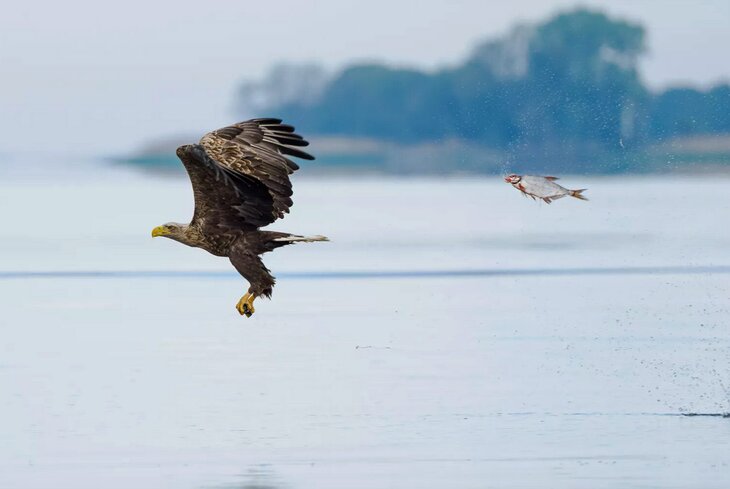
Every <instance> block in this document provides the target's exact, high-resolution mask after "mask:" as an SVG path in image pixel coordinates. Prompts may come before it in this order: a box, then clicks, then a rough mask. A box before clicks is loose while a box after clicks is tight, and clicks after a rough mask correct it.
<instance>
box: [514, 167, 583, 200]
mask: <svg viewBox="0 0 730 489" xmlns="http://www.w3.org/2000/svg"><path fill="white" fill-rule="evenodd" d="M557 179H558V178H557V177H540V176H537V175H515V174H512V175H507V176H506V177H504V181H505V182H507V183H511V184H512V186H513V187H514V188H516V189H517V190H519V191H520V192H522V194H523V195H526V196H530V197H532V198H533V199H535V198H538V199H542V200H544V201H545V202H547V203H548V204H549V203H550V202H552V201H553V200H557V199H560V198H562V197H565V196H566V195H570V196H571V197H575V198H576V199H580V200H588V199H587V198H585V197H584V196H583V192H584V191H586V190H587V189H584V188H581V189H578V190H570V189H567V188H565V187H562V186H560V185H558V184H557V183H555V180H557Z"/></svg>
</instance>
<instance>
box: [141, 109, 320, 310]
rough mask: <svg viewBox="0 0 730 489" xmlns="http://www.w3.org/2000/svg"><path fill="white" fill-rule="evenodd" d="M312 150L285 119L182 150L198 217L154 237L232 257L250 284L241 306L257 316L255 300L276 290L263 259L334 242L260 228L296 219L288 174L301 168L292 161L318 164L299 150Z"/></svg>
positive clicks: (210, 137)
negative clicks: (292, 247)
mask: <svg viewBox="0 0 730 489" xmlns="http://www.w3.org/2000/svg"><path fill="white" fill-rule="evenodd" d="M308 144H309V143H308V142H307V141H305V140H304V138H302V137H301V136H300V135H298V134H296V133H295V132H294V127H292V126H290V125H287V124H282V121H281V120H280V119H252V120H249V121H245V122H239V123H238V124H234V125H232V126H228V127H224V128H222V129H218V130H217V131H213V132H210V133H208V134H206V135H205V136H203V138H202V139H201V140H200V143H199V144H188V145H184V146H180V147H179V148H177V156H178V157H179V158H180V160H181V161H182V164H183V166H185V170H186V171H187V173H188V176H189V177H190V182H191V183H192V186H193V195H194V198H195V211H194V213H193V218H192V220H191V221H190V224H179V223H174V222H171V223H168V224H163V225H162V226H157V227H156V228H154V229H153V230H152V236H153V237H156V236H164V237H166V238H170V239H174V240H175V241H179V242H180V243H183V244H185V245H188V246H193V247H196V248H203V249H204V250H205V251H207V252H209V253H212V254H213V255H215V256H227V257H228V258H229V259H230V260H231V263H232V264H233V266H234V267H235V269H236V270H238V273H240V274H241V275H242V276H243V277H244V278H245V279H246V280H247V281H248V282H249V285H250V287H249V289H248V292H246V294H245V295H244V296H243V297H241V300H240V301H238V304H236V309H237V310H238V312H239V313H240V314H241V315H246V317H251V315H252V314H253V313H254V307H253V301H254V299H256V298H257V297H259V296H262V295H263V296H266V297H269V298H270V297H271V292H272V288H273V287H274V282H275V279H274V277H273V276H272V275H271V273H270V270H269V269H268V268H266V267H265V266H264V263H263V262H262V261H261V257H260V255H261V254H263V253H266V252H268V251H272V250H274V249H276V248H279V247H281V246H286V245H289V244H292V243H299V242H306V243H308V242H312V241H328V239H327V238H326V237H324V236H298V235H295V234H289V233H280V232H274V231H262V230H260V229H259V228H261V227H264V226H267V225H268V224H271V223H272V222H274V221H276V220H277V219H279V218H282V217H284V214H286V213H288V212H289V208H290V207H291V206H292V184H291V181H290V180H289V175H291V174H292V173H294V171H295V170H297V169H298V168H299V166H298V165H297V164H296V163H294V162H293V161H292V160H291V159H289V158H287V156H293V157H297V158H302V159H305V160H313V159H314V157H313V156H312V155H310V154H308V153H305V152H304V151H302V150H300V149H298V147H302V146H307V145H308Z"/></svg>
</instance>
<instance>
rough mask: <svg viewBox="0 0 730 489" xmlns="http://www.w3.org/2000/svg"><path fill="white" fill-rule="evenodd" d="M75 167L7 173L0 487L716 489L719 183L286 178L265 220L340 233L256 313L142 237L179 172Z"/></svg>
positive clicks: (0, 196) (722, 286) (722, 254)
mask: <svg viewBox="0 0 730 489" xmlns="http://www.w3.org/2000/svg"><path fill="white" fill-rule="evenodd" d="M74 168H75V170H74V171H73V172H71V173H70V174H69V173H66V172H60V171H59V172H57V175H56V176H54V178H49V177H48V176H47V175H46V176H38V175H34V174H32V173H28V172H27V171H19V172H14V173H12V174H11V173H9V172H7V171H6V173H5V174H4V179H3V180H2V183H0V210H1V211H2V215H3V226H2V229H0V252H1V253H0V305H1V306H2V316H1V318H2V320H1V322H0V331H1V332H2V341H1V342H0V395H1V396H2V397H1V399H2V402H1V403H0V487H2V488H7V489H46V488H48V489H56V488H58V489H67V488H73V489H98V488H100V487H102V488H105V489H116V488H118V489H130V488H140V489H150V488H179V489H187V488H206V489H208V488H220V489H228V488H230V489H234V488H237V489H244V488H249V489H254V488H257V489H264V488H269V489H275V488H282V489H283V488H291V489H296V488H302V489H329V488H332V489H336V488H337V489H341V488H353V489H381V488H382V489H384V488H398V489H400V488H423V489H430V488H434V489H436V488H438V489H444V488H474V489H477V488H479V489H483V488H546V487H559V488H576V489H578V488H580V489H583V488H592V489H598V488H697V487H702V488H705V489H708V488H718V489H719V488H723V489H724V488H727V487H730V419H725V418H722V417H717V416H684V415H683V414H687V413H700V414H721V413H724V412H727V411H730V364H729V363H728V360H729V359H730V330H729V328H728V319H729V318H730V299H729V297H730V226H728V224H727V222H728V216H729V215H730V180H728V179H721V178H710V177H705V178H694V179H670V178H658V177H621V178H603V179H597V178H594V179H587V178H584V177H571V178H565V179H564V182H565V184H566V185H567V186H575V187H588V188H589V190H588V191H587V193H586V195H587V196H588V197H589V198H590V199H591V201H590V202H580V201H577V200H574V199H563V200H560V201H557V202H555V203H553V204H552V205H550V206H548V205H546V204H543V203H538V202H533V201H532V200H529V199H523V198H522V197H520V195H519V194H518V192H517V191H515V190H514V189H512V188H511V187H509V186H508V185H506V184H504V183H502V182H501V181H500V179H498V178H453V179H443V180H436V179H423V180H418V179H416V180H400V179H378V178H374V177H373V178H360V179H347V178H328V179H318V180H314V179H307V178H298V179H296V181H295V191H296V198H295V206H294V208H293V211H292V214H291V215H290V216H288V217H287V218H286V219H285V220H284V221H282V222H279V223H277V224H276V225H274V226H272V228H274V229H279V230H286V231H291V232H295V233H302V234H325V235H328V236H330V237H331V239H332V242H330V243H316V244H311V245H298V246H291V247H288V248H286V249H282V250H278V251H276V252H274V253H272V254H269V255H267V256H266V263H267V265H268V266H269V268H271V269H272V270H273V271H274V273H275V274H276V275H277V276H278V277H279V279H280V281H279V284H278V285H277V287H276V289H275V292H274V300H273V301H271V302H269V301H265V300H261V301H258V302H257V304H256V306H257V312H256V314H255V315H254V316H253V317H252V318H251V319H245V318H242V317H240V316H238V314H237V313H236V311H235V309H234V305H235V303H236V301H237V300H238V298H239V297H240V296H241V295H242V294H243V292H245V289H246V287H247V286H246V284H245V283H244V282H243V280H242V279H241V278H240V277H238V276H237V275H236V274H235V272H234V271H233V270H232V269H231V267H230V266H229V264H228V263H227V261H226V260H225V259H219V258H215V257H212V256H210V255H207V254H205V253H204V252H202V251H200V250H194V249H189V248H186V247H184V246H182V245H179V244H177V243H175V242H172V241H169V240H164V239H155V240H152V239H151V238H150V235H149V233H150V230H151V229H152V227H154V226H155V225H158V224H161V223H164V222H167V221H181V222H185V221H186V220H187V219H188V218H189V216H190V215H191V212H192V199H191V195H190V190H189V188H188V184H187V182H186V181H185V180H184V179H180V178H161V177H154V176H146V175H139V174H134V173H128V172H125V171H122V170H111V169H109V170H105V174H104V175H101V176H100V175H97V176H94V177H93V178H92V177H89V176H88V174H89V173H90V171H89V170H90V169H92V168H95V167H93V166H89V167H85V166H83V165H79V166H78V167H74ZM0 173H1V172H0ZM91 173H93V172H91ZM28 272H34V273H31V274H28ZM79 272H91V273H79Z"/></svg>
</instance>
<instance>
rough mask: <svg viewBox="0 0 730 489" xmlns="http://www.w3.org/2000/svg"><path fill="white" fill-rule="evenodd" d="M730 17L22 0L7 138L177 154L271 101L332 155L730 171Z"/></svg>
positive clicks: (595, 7)
mask: <svg viewBox="0 0 730 489" xmlns="http://www.w3.org/2000/svg"><path fill="white" fill-rule="evenodd" d="M728 18H730V5H728V4H727V2H722V1H704V2H692V3H689V2H658V1H643V2H628V1H617V2H601V1H590V2H583V3H581V4H580V6H576V5H575V4H574V3H573V2H560V1H554V2H541V1H529V0H522V1H516V2H510V3H509V4H508V5H500V6H499V8H498V9H496V8H494V9H492V8H488V7H484V5H483V3H482V2H476V1H467V0H465V1H457V2H450V3H449V4H448V5H447V4H446V3H443V2H425V3H423V4H421V5H419V7H418V15H414V11H413V7H411V6H410V5H409V4H408V3H406V2H395V3H393V2H380V1H373V2H347V3H340V2H317V3H313V4H308V5H302V4H300V3H297V2H293V1H282V2H275V3H271V4H269V3H266V4H263V3H257V2H222V3H217V4H215V6H210V5H205V4H201V3H196V2H187V1H183V2H174V3H172V2H155V3H151V4H148V3H144V2H134V1H133V2H126V3H125V4H123V5H99V4H97V3H95V2H85V1H72V2H68V3H65V4H63V5H59V4H55V3H51V2H27V3H24V4H22V5H21V4H15V5H13V6H11V7H10V8H8V9H6V12H5V13H4V15H3V17H2V19H0V30H2V32H3V34H2V36H3V42H2V45H0V62H2V66H3V68H2V70H3V86H4V88H5V89H4V90H2V93H0V111H2V113H3V117H2V118H0V124H2V127H1V128H0V129H1V130H2V134H3V138H2V140H0V152H2V153H3V154H5V155H6V156H7V157H6V158H4V159H5V161H6V164H7V162H8V161H10V160H11V158H9V157H10V156H12V155H22V154H27V153H52V154H55V155H60V154H71V155H86V156H105V157H109V158H114V159H121V160H124V161H132V162H134V163H137V164H142V165H148V166H150V165H151V166H163V167H174V166H175V165H177V163H175V160H174V155H172V154H170V152H171V150H172V149H174V147H175V145H177V144H178V143H181V142H188V141H191V140H196V139H197V138H198V137H199V136H200V135H201V134H202V133H204V132H206V131H208V130H211V129H214V128H218V127H221V126H223V125H225V124H227V123H230V122H233V121H236V120H240V119H242V118H245V117H252V116H262V115H266V116H282V117H286V118H287V119H290V121H291V122H294V123H295V124H296V125H297V126H298V128H299V129H300V131H301V132H302V133H304V134H305V135H306V136H308V137H309V139H311V140H312V141H313V143H314V145H313V146H312V148H311V149H312V151H313V152H314V153H315V154H316V155H317V156H319V159H320V166H319V167H317V168H318V169H320V170H321V169H323V168H324V169H325V170H327V169H331V168H333V167H351V168H356V169H357V168H359V169H362V168H363V167H364V168H365V169H371V170H375V171H380V170H384V171H391V172H392V171H395V172H409V173H418V172H434V171H436V172H448V171H451V170H453V171H468V172H473V171H478V172H499V171H504V170H505V169H506V168H507V167H508V166H509V167H514V166H518V167H521V169H534V170H542V169H544V168H545V166H548V167H550V168H553V169H556V170H562V171H570V172H578V173H579V172H594V173H595V172H597V173H612V172H616V171H624V170H640V171H645V170H649V171H673V170H676V169H677V167H682V165H683V164H684V163H686V162H687V161H688V160H691V161H692V163H693V165H695V167H696V166H698V165H699V166H701V167H702V169H703V170H706V169H708V168H709V169H710V170H711V171H716V170H718V169H720V170H722V169H724V168H725V164H726V163H727V160H728V154H729V153H730V147H729V146H730V143H728V140H727V138H726V137H724V135H725V134H727V133H728V132H730V121H728V117H729V116H728V113H729V112H730V110H729V109H730V89H729V88H728V85H727V83H728V80H729V79H730V63H728V62H727V61H726V59H727V56H726V53H725V52H724V50H725V46H727V45H728V44H729V43H730V33H728V31H727V29H726V20H727V19H728ZM588 37H590V42H588V41H587V39H588ZM578 40H582V41H581V42H578ZM164 155H168V156H167V157H165V156H164ZM548 160H550V161H548ZM556 165H557V166H558V167H557V168H556ZM680 169H681V168H680Z"/></svg>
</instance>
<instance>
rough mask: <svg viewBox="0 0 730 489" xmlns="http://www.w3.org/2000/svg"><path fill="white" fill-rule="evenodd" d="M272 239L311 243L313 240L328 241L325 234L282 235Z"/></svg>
mask: <svg viewBox="0 0 730 489" xmlns="http://www.w3.org/2000/svg"><path fill="white" fill-rule="evenodd" d="M274 241H289V242H291V243H297V242H301V243H313V242H315V241H329V238H328V237H327V236H320V235H317V236H282V237H281V238H276V239H274Z"/></svg>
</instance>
